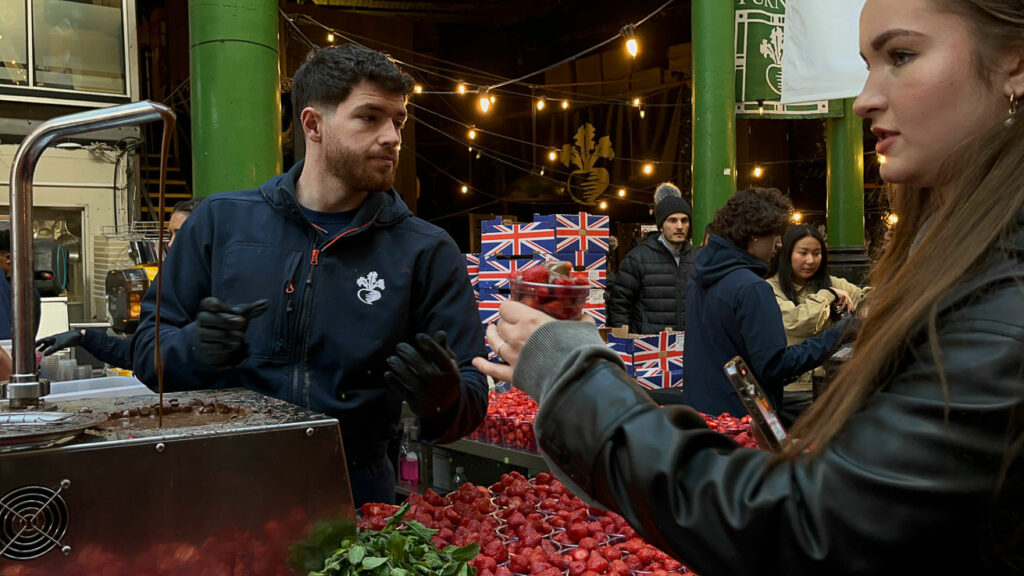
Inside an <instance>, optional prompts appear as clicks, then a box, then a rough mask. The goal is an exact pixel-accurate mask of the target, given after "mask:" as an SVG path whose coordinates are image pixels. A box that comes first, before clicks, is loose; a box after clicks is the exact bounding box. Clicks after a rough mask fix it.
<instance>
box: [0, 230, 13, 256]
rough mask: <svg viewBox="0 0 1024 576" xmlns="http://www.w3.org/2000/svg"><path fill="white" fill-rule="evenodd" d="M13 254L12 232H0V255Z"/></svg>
mask: <svg viewBox="0 0 1024 576" xmlns="http://www.w3.org/2000/svg"><path fill="white" fill-rule="evenodd" d="M10 252H11V231H10V230H0V254H9V253H10Z"/></svg>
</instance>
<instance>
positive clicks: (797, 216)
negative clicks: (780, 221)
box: [792, 212, 804, 224]
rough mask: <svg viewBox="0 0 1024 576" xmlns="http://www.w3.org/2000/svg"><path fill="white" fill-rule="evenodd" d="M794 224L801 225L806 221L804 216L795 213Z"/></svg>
mask: <svg viewBox="0 0 1024 576" xmlns="http://www.w3.org/2000/svg"><path fill="white" fill-rule="evenodd" d="M792 219H793V222H795V223H797V224H799V223H800V221H801V220H803V219H804V215H803V214H801V213H799V212H793V218H792Z"/></svg>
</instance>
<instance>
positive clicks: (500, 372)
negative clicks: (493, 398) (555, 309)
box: [473, 300, 554, 382]
mask: <svg viewBox="0 0 1024 576" xmlns="http://www.w3.org/2000/svg"><path fill="white" fill-rule="evenodd" d="M499 312H500V314H501V318H499V319H498V321H497V322H495V323H493V324H491V325H490V326H488V327H487V344H488V345H490V347H491V350H494V352H495V353H496V354H497V355H498V356H499V357H501V358H502V359H503V360H504V361H506V362H508V366H505V365H503V364H496V363H494V362H489V361H488V360H487V359H486V358H480V357H477V358H474V359H473V366H476V369H477V370H479V371H481V372H483V373H484V374H486V375H488V376H490V377H491V378H494V379H495V380H498V381H503V382H512V372H513V371H514V370H515V367H516V362H517V361H518V360H519V353H520V352H521V351H522V349H523V345H524V344H526V341H527V340H528V339H529V338H530V336H531V335H533V332H534V331H535V330H536V329H537V328H540V327H541V325H543V324H547V323H548V322H552V321H554V318H552V317H551V316H548V315H547V314H545V313H543V312H541V311H539V310H534V309H533V308H530V307H529V306H526V305H524V304H520V303H519V302H514V301H512V300H506V301H505V302H503V303H502V304H501V308H499Z"/></svg>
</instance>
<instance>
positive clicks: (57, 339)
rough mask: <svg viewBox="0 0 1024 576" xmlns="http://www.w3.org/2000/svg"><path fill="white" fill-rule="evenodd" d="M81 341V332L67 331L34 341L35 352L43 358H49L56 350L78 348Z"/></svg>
mask: <svg viewBox="0 0 1024 576" xmlns="http://www.w3.org/2000/svg"><path fill="white" fill-rule="evenodd" d="M81 341H82V330H68V331H67V332H61V333H60V334H54V335H52V336H47V337H46V338H40V339H39V340H36V350H39V351H40V352H42V353H43V356H49V355H50V354H53V353H54V352H56V351H58V350H63V349H65V348H71V347H72V346H78V343H79V342H81ZM44 348H45V349H44Z"/></svg>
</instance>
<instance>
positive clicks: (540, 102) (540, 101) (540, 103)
mask: <svg viewBox="0 0 1024 576" xmlns="http://www.w3.org/2000/svg"><path fill="white" fill-rule="evenodd" d="M544 106H546V104H545V103H544V97H543V96H541V97H540V98H537V110H543V109H544Z"/></svg>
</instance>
